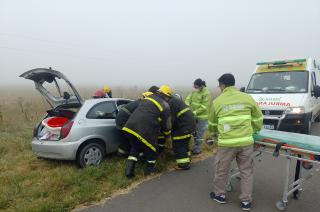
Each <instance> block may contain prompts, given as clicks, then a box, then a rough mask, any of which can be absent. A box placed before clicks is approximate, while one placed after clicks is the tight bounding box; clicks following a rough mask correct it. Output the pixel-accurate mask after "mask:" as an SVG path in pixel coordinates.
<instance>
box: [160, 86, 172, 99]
mask: <svg viewBox="0 0 320 212" xmlns="http://www.w3.org/2000/svg"><path fill="white" fill-rule="evenodd" d="M159 92H160V93H163V94H164V95H166V96H169V97H171V96H172V94H173V91H172V89H171V88H170V86H168V85H163V86H161V87H160V88H159Z"/></svg>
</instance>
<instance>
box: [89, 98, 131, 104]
mask: <svg viewBox="0 0 320 212" xmlns="http://www.w3.org/2000/svg"><path fill="white" fill-rule="evenodd" d="M119 100H126V101H133V100H131V99H125V98H97V99H94V98H92V99H86V100H85V102H90V103H99V102H116V101H119Z"/></svg>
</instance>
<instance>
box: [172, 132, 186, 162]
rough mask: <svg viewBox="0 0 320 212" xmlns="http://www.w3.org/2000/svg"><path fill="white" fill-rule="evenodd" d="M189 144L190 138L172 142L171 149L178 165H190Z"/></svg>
mask: <svg viewBox="0 0 320 212" xmlns="http://www.w3.org/2000/svg"><path fill="white" fill-rule="evenodd" d="M189 142H190V138H186V139H181V140H173V141H172V149H173V152H174V154H175V158H176V161H177V163H178V165H179V164H181V165H186V164H190V149H189Z"/></svg>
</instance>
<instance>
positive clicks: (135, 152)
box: [128, 135, 158, 163]
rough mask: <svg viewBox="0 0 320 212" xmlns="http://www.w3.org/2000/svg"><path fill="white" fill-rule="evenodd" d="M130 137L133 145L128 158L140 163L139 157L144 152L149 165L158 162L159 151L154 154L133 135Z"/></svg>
mask: <svg viewBox="0 0 320 212" xmlns="http://www.w3.org/2000/svg"><path fill="white" fill-rule="evenodd" d="M128 137H129V141H130V145H131V149H130V154H129V157H128V159H129V160H136V161H138V156H139V154H140V153H141V152H142V153H143V155H144V157H145V158H146V160H147V162H148V163H155V162H156V159H157V155H158V151H156V152H154V151H153V150H152V149H150V148H149V147H147V146H146V145H145V144H144V143H142V142H141V141H139V139H138V138H137V137H135V136H133V135H129V136H128Z"/></svg>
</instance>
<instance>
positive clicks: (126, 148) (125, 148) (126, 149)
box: [118, 131, 131, 154]
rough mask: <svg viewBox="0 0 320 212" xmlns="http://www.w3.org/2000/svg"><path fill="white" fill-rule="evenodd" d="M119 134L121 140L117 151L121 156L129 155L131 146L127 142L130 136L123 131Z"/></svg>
mask: <svg viewBox="0 0 320 212" xmlns="http://www.w3.org/2000/svg"><path fill="white" fill-rule="evenodd" d="M121 134H122V139H121V140H120V144H119V147H118V151H119V152H120V153H122V154H129V153H130V149H131V145H130V141H129V136H130V135H129V134H128V133H126V132H124V131H121Z"/></svg>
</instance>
